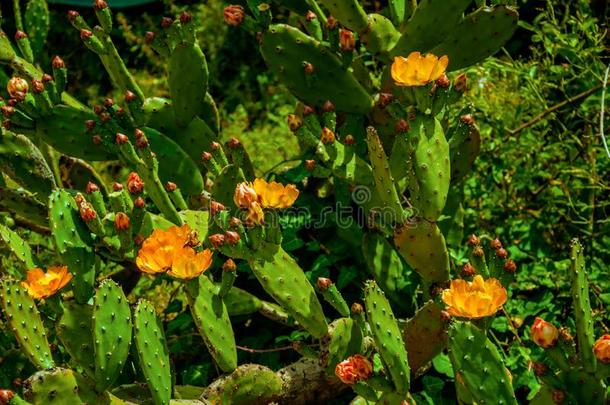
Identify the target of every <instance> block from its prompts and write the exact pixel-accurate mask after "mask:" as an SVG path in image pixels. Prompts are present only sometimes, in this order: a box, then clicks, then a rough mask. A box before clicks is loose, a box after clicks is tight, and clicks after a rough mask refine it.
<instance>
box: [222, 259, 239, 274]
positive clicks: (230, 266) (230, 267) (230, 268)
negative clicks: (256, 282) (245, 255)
mask: <svg viewBox="0 0 610 405" xmlns="http://www.w3.org/2000/svg"><path fill="white" fill-rule="evenodd" d="M222 271H226V272H229V273H232V272H234V271H237V265H236V264H235V262H234V261H233V259H227V261H225V262H224V263H223V264H222Z"/></svg>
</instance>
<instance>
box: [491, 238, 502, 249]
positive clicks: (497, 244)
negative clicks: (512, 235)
mask: <svg viewBox="0 0 610 405" xmlns="http://www.w3.org/2000/svg"><path fill="white" fill-rule="evenodd" d="M489 247H490V248H492V249H494V250H498V249H500V248H501V247H502V242H500V239H498V238H496V239H494V240H492V241H491V242H489Z"/></svg>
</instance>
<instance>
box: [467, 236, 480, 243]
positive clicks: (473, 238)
mask: <svg viewBox="0 0 610 405" xmlns="http://www.w3.org/2000/svg"><path fill="white" fill-rule="evenodd" d="M480 243H481V239H479V237H478V236H477V235H475V234H472V235H470V236H469V237H468V244H469V245H470V246H477V245H478V244H480Z"/></svg>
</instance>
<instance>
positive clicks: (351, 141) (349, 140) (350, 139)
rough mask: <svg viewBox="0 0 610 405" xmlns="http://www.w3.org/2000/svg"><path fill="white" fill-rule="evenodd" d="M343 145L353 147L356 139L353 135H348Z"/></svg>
mask: <svg viewBox="0 0 610 405" xmlns="http://www.w3.org/2000/svg"><path fill="white" fill-rule="evenodd" d="M343 143H344V144H346V145H347V146H352V145H354V144H355V143H356V139H354V136H353V135H352V134H348V135H346V136H345V138H344V139H343Z"/></svg>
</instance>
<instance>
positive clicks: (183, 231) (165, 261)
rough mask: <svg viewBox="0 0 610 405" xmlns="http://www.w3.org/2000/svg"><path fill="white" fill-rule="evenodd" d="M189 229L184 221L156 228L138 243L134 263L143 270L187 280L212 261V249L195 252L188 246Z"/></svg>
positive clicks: (199, 272) (195, 275)
mask: <svg viewBox="0 0 610 405" xmlns="http://www.w3.org/2000/svg"><path fill="white" fill-rule="evenodd" d="M191 241H192V232H191V229H190V228H189V226H188V225H183V226H181V227H178V226H172V227H171V228H169V229H168V230H166V231H164V230H162V229H156V230H155V231H154V232H153V233H152V235H150V236H149V237H148V238H147V239H146V240H145V241H144V243H143V244H142V248H141V249H140V251H139V252H138V257H137V258H136V264H137V265H138V268H139V269H140V270H141V271H143V272H144V273H148V274H159V273H165V272H167V274H169V275H170V276H172V277H174V278H179V279H184V280H189V279H192V278H195V277H198V276H199V275H201V273H203V272H204V271H206V270H207V269H208V268H209V267H210V265H211V264H212V251H210V250H209V249H206V250H204V251H203V252H196V251H195V249H193V248H192V247H191V246H190V242H191Z"/></svg>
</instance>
